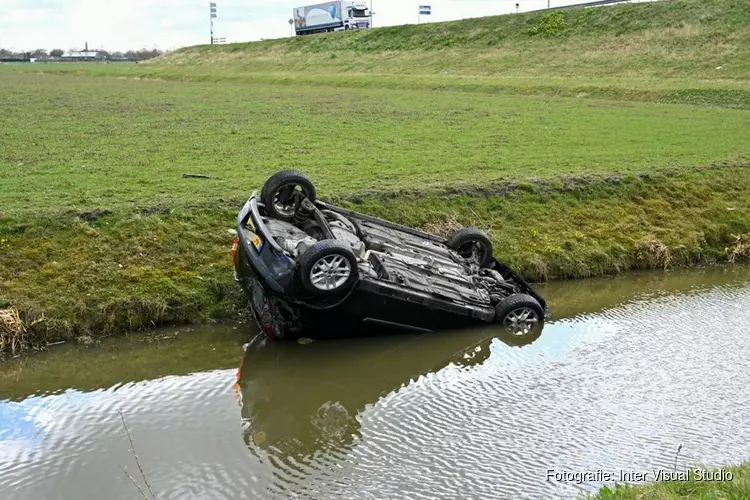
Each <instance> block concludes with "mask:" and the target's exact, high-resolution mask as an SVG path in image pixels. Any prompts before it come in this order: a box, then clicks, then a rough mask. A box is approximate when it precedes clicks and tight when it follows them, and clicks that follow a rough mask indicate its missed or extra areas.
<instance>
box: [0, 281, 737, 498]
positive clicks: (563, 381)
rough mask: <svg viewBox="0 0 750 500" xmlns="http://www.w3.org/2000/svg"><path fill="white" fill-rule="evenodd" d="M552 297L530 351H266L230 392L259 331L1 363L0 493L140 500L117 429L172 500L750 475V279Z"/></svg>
mask: <svg viewBox="0 0 750 500" xmlns="http://www.w3.org/2000/svg"><path fill="white" fill-rule="evenodd" d="M541 291H542V293H543V294H544V295H545V296H546V297H547V298H548V299H549V303H550V304H549V305H550V307H551V309H552V311H553V318H552V321H551V322H548V324H547V325H546V327H545V329H544V331H543V332H542V335H541V336H540V337H539V338H538V339H536V340H534V341H533V342H531V343H529V344H527V345H521V346H519V345H510V344H509V343H507V341H508V339H505V340H506V342H503V338H501V337H498V332H497V331H495V330H492V329H486V330H480V331H472V332H445V333H440V334H426V335H405V336H399V337H384V338H378V339H363V340H357V341H332V342H315V343H312V344H309V345H303V344H269V345H263V344H262V343H259V342H256V343H253V344H252V345H251V346H250V347H249V348H248V354H247V356H246V358H245V360H244V362H243V363H242V377H241V380H240V383H239V384H237V385H235V383H236V381H237V373H238V367H239V366H240V363H241V360H242V355H243V350H242V347H241V346H242V344H243V343H244V342H246V341H247V340H248V339H249V338H250V331H249V328H248V327H246V326H239V327H238V326H234V327H233V326H229V327H210V328H209V327H206V328H196V329H192V330H193V331H189V330H191V329H188V331H186V330H184V329H181V330H179V331H177V330H165V331H163V332H159V333H158V335H150V336H147V337H143V336H133V337H130V338H126V339H117V340H113V341H109V342H107V343H105V344H104V345H102V346H98V347H95V348H72V347H63V348H61V349H53V350H52V352H49V353H46V354H43V355H39V356H34V357H31V358H29V359H27V360H24V361H13V362H10V363H6V364H5V365H3V366H0V497H1V498H13V499H26V498H28V499H35V500H36V499H42V498H55V499H57V498H62V499H68V498H70V499H73V498H76V499H77V498H107V499H119V498H123V499H124V498H139V497H140V498H143V496H142V495H141V493H140V492H139V490H138V488H139V487H140V488H141V489H142V490H143V491H144V492H145V493H146V495H148V489H147V486H146V485H145V484H144V482H143V479H142V477H141V474H140V472H139V469H138V466H137V463H136V461H135V458H134V455H133V453H132V452H131V451H130V442H129V440H128V435H127V432H126V427H125V425H123V421H122V418H124V420H125V424H126V426H127V430H129V432H130V434H131V436H132V439H133V443H134V445H135V450H136V452H137V455H138V458H139V461H140V465H141V467H142V468H143V470H144V472H145V475H146V477H147V479H148V481H149V484H150V486H151V488H152V489H153V491H154V493H155V494H156V496H157V497H158V498H159V499H162V500H163V499H171V498H212V499H213V498H320V499H344V498H347V499H348V498H361V499H370V498H372V499H376V498H377V499H390V498H409V499H418V498H459V497H462V498H487V499H498V498H575V497H576V495H578V494H580V493H581V492H587V491H595V490H596V489H597V488H598V487H599V486H600V485H601V484H602V482H601V481H597V480H596V479H600V478H601V477H602V476H601V475H602V474H604V473H607V474H613V475H614V476H613V477H615V478H616V479H618V480H619V474H620V472H621V471H630V472H638V473H644V472H649V476H650V479H652V478H653V477H652V476H651V474H650V471H652V470H653V469H664V470H672V468H673V467H674V464H675V453H676V450H677V448H678V446H679V445H680V444H681V445H682V450H681V452H680V453H679V455H678V456H677V463H678V467H684V466H693V465H696V464H700V465H704V466H707V467H714V466H720V465H723V464H731V463H737V462H740V461H743V460H749V459H750V421H749V417H748V415H750V363H748V361H747V356H746V353H747V351H748V347H750V340H748V333H750V329H749V328H748V327H747V324H748V322H749V321H750V269H747V268H735V269H711V270H693V271H680V272H671V273H641V274H636V275H631V276H627V277H620V278H615V279H602V280H586V281H580V282H566V283H554V284H549V285H547V286H544V287H541ZM120 411H121V412H122V416H121V414H120V413H119V412H120ZM597 472H598V474H599V478H597V477H593V478H587V479H589V480H587V481H583V482H580V484H577V482H576V481H574V480H570V481H558V480H555V473H557V474H561V473H569V474H573V473H579V474H580V473H590V474H592V475H595V474H596V473H597ZM548 479H549V480H548ZM591 479H593V480H591Z"/></svg>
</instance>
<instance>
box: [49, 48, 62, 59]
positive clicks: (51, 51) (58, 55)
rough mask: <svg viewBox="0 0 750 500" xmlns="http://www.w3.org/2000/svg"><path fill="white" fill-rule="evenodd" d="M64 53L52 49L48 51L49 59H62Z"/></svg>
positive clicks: (60, 50)
mask: <svg viewBox="0 0 750 500" xmlns="http://www.w3.org/2000/svg"><path fill="white" fill-rule="evenodd" d="M64 53H65V51H64V50H63V49H54V50H50V52H49V55H50V56H51V57H62V55H63V54H64Z"/></svg>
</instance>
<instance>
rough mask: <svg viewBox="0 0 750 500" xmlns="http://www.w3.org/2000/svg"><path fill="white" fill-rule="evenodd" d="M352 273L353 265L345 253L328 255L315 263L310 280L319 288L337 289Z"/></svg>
mask: <svg viewBox="0 0 750 500" xmlns="http://www.w3.org/2000/svg"><path fill="white" fill-rule="evenodd" d="M351 274H352V266H351V264H350V263H349V260H348V259H346V258H345V257H344V256H343V255H338V254H334V255H326V256H325V257H321V258H320V259H318V260H317V261H316V262H315V264H313V267H312V270H311V271H310V282H311V283H312V285H313V286H314V287H315V288H317V289H318V290H336V289H337V288H340V287H341V286H342V285H343V284H344V283H346V280H348V279H349V276H351Z"/></svg>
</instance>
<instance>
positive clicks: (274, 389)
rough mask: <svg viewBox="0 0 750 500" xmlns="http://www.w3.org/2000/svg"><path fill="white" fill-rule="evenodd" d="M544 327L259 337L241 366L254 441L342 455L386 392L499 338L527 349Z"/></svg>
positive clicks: (281, 453)
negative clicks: (294, 339) (308, 340)
mask: <svg viewBox="0 0 750 500" xmlns="http://www.w3.org/2000/svg"><path fill="white" fill-rule="evenodd" d="M542 330H543V325H540V327H539V328H537V329H535V330H534V331H533V332H531V333H529V334H528V335H526V336H515V335H512V334H510V333H508V332H507V331H505V330H503V329H502V328H500V327H498V326H497V325H495V326H493V327H487V328H480V329H477V330H469V331H465V332H439V333H426V334H408V335H400V336H398V337H396V338H393V337H382V338H370V339H358V340H353V341H352V340H348V341H347V340H334V341H327V342H317V343H313V344H310V345H300V344H291V343H276V342H268V341H267V340H266V338H265V337H264V336H262V335H259V336H257V337H256V338H255V339H253V341H251V342H250V343H249V344H248V345H247V349H246V351H245V357H244V358H243V361H242V365H241V367H240V369H239V370H238V386H239V389H240V394H241V396H242V403H243V404H242V417H243V421H244V424H245V439H246V442H247V443H248V445H250V446H253V445H254V446H257V447H259V448H262V449H267V450H272V451H273V453H274V454H275V455H278V457H282V460H283V457H289V456H293V457H297V458H298V459H299V458H303V457H305V456H312V455H314V454H316V453H318V452H331V451H332V450H333V451H336V452H339V453H340V452H341V451H342V450H344V449H346V448H348V447H350V446H351V445H352V444H353V443H354V442H355V441H356V440H357V439H358V438H359V437H360V434H359V427H360V424H359V422H358V421H357V418H356V417H357V415H358V414H359V413H360V412H361V411H363V410H364V409H365V408H366V407H367V405H370V404H373V403H375V402H376V401H377V400H378V399H379V398H380V397H381V396H384V395H386V394H388V393H390V392H392V391H395V390H397V389H399V388H400V387H403V386H404V385H406V384H408V383H409V382H410V381H412V380H414V379H416V378H418V377H419V376H420V375H424V374H427V373H430V372H437V371H439V370H441V369H443V368H444V367H445V366H447V365H449V364H453V365H456V366H471V365H478V364H481V363H482V362H484V361H485V360H486V359H487V357H488V356H489V353H490V343H491V342H493V341H494V340H501V341H503V342H505V343H506V344H507V345H509V346H519V347H520V346H524V345H528V344H531V343H533V342H534V341H535V340H537V339H538V338H539V336H540V335H541V333H542ZM311 359H314V360H315V361H314V363H310V360H311Z"/></svg>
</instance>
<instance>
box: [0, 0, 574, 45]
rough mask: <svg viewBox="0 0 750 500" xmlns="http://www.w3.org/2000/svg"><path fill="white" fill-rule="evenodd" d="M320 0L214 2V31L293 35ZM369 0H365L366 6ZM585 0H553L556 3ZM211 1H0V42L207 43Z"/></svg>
mask: <svg viewBox="0 0 750 500" xmlns="http://www.w3.org/2000/svg"><path fill="white" fill-rule="evenodd" d="M318 1H319V0H296V1H287V0H216V3H217V9H218V18H217V19H215V20H214V23H215V25H214V36H217V37H225V38H226V41H227V42H245V41H253V40H259V39H261V38H281V37H286V36H289V35H290V27H289V24H288V20H289V18H290V17H291V14H292V8H293V7H299V6H302V5H309V4H314V3H318ZM370 1H371V0H366V3H368V4H370ZM583 1H586V0H577V1H576V0H550V3H551V5H552V6H553V7H555V6H561V5H569V4H572V3H581V2H583ZM516 2H518V3H519V4H520V11H526V10H535V9H541V8H545V7H546V6H547V0H416V1H413V0H372V10H373V12H374V13H375V15H374V16H373V24H374V25H375V26H376V27H377V26H392V25H399V24H413V23H416V22H417V6H418V5H420V4H427V5H431V6H432V12H433V14H432V15H431V16H423V17H422V21H423V22H437V21H447V20H452V19H462V18H469V17H481V16H488V15H495V14H504V13H508V12H515V11H516V7H515V5H516ZM209 41H210V34H209V0H205V1H204V0H200V1H198V0H0V48H6V49H11V50H15V51H25V50H34V49H37V48H43V49H47V50H50V49H53V48H61V49H63V50H67V49H82V48H83V45H84V43H85V42H88V44H89V48H90V49H100V48H101V49H107V50H110V51H114V50H122V51H124V50H127V49H141V48H148V49H152V48H158V49H161V50H171V49H175V48H178V47H183V46H186V45H197V44H202V43H209Z"/></svg>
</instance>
